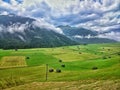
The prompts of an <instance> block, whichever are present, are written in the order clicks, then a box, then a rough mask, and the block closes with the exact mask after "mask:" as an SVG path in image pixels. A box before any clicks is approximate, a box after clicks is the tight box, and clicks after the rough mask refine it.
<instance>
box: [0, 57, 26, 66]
mask: <svg viewBox="0 0 120 90" xmlns="http://www.w3.org/2000/svg"><path fill="white" fill-rule="evenodd" d="M23 66H27V64H26V61H25V57H24V56H5V57H3V58H2V60H1V61H0V68H10V67H23Z"/></svg>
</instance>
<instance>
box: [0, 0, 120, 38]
mask: <svg viewBox="0 0 120 90" xmlns="http://www.w3.org/2000/svg"><path fill="white" fill-rule="evenodd" d="M8 13H14V14H17V15H21V16H27V17H32V18H36V19H38V20H39V21H42V22H43V24H44V23H46V24H47V25H51V26H58V25H71V26H76V27H84V28H88V29H90V30H95V31H99V32H106V31H110V30H116V29H118V28H119V29H120V0H0V14H8ZM42 22H41V23H42ZM104 35H105V34H104ZM107 35H108V37H110V38H111V37H112V36H114V37H115V36H116V35H118V36H116V37H117V39H120V33H119V32H116V33H115V32H114V33H113V32H110V33H108V34H106V35H105V37H107Z"/></svg>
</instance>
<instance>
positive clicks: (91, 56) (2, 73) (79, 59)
mask: <svg viewBox="0 0 120 90" xmlns="http://www.w3.org/2000/svg"><path fill="white" fill-rule="evenodd" d="M78 46H79V48H78ZM119 46H120V43H117V44H90V45H76V46H64V47H56V48H35V49H18V51H14V50H0V62H1V63H2V65H1V67H7V68H4V69H0V82H3V83H4V79H6V78H9V77H10V76H12V77H17V78H20V79H22V80H23V81H24V82H25V83H26V84H25V83H23V84H25V85H23V86H20V87H15V88H13V90H15V89H16V88H17V90H19V89H20V90H21V89H22V90H24V89H23V87H26V86H27V87H26V88H28V89H29V87H28V85H29V83H30V86H32V85H33V86H34V85H36V84H34V83H33V82H35V83H37V84H41V83H46V84H45V85H47V84H48V85H49V82H51V83H57V82H58V85H57V84H56V86H52V84H51V83H50V87H53V88H55V89H56V88H57V89H58V88H59V84H60V83H59V82H64V83H67V82H71V83H73V82H76V83H75V84H77V83H78V85H80V83H79V82H80V81H81V83H84V81H85V82H86V81H89V80H90V82H91V80H93V81H95V82H91V84H90V85H91V86H90V85H88V84H87V83H84V84H83V86H82V85H80V86H76V85H73V84H69V83H68V84H67V85H68V86H69V85H71V86H73V87H71V86H70V89H72V88H75V87H78V88H80V90H82V89H83V88H85V89H86V90H91V89H92V88H93V87H94V85H98V87H99V88H100V87H102V85H103V84H102V83H104V81H105V82H106V84H109V81H110V84H109V85H110V87H111V85H112V83H113V85H115V86H116V84H119V80H120V59H119V58H120V55H118V53H119V52H120V47H119ZM108 49H110V50H108ZM79 52H81V53H79ZM26 57H29V58H28V59H27V58H26ZM103 57H106V59H104V58H103ZM60 59H61V60H62V62H59V60H60ZM20 61H21V62H20ZM46 64H48V66H49V67H48V69H51V68H53V69H54V72H52V73H48V81H47V82H46V81H45V75H46ZM62 64H64V65H65V67H61V65H62ZM24 65H26V67H18V66H24ZM9 66H10V67H11V66H17V67H15V68H9ZM93 67H97V68H98V69H96V70H93V69H92V68H93ZM56 69H61V73H56V72H55V70H56ZM97 81H98V82H99V83H97ZM114 81H115V82H117V83H115V82H114ZM27 83H28V84H27ZM96 83H97V84H96ZM60 85H61V86H62V85H63V84H60ZM84 85H85V86H84ZM92 85H93V86H92ZM13 86H16V85H14V84H13ZM61 86H60V87H61ZM0 87H1V86H0ZM89 87H90V88H89ZM105 87H106V85H105ZM105 87H104V86H103V88H105ZM6 88H7V87H6ZM8 88H9V87H8ZM36 88H38V90H41V89H40V88H44V85H43V86H40V87H39V86H37V87H36ZM46 88H49V87H48V86H46ZM46 88H45V89H43V90H46ZM96 88H97V87H96ZM116 88H118V86H116ZM100 89H101V88H100ZM31 90H37V89H34V88H33V89H31ZM62 90H66V86H64V85H63V88H62ZM72 90H73V89H72ZM96 90H97V89H96ZM102 90H104V89H102ZM112 90H114V88H112ZM115 90H117V89H115Z"/></svg>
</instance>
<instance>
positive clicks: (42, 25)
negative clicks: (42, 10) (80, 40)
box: [33, 19, 63, 34]
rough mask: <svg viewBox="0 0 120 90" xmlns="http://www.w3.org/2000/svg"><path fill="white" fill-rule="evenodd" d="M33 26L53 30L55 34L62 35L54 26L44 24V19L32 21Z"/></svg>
mask: <svg viewBox="0 0 120 90" xmlns="http://www.w3.org/2000/svg"><path fill="white" fill-rule="evenodd" d="M33 25H35V26H37V27H40V28H46V29H48V30H53V31H55V32H57V33H60V34H63V32H62V30H61V29H60V28H56V27H55V26H54V25H52V24H49V23H47V22H45V21H44V19H39V20H37V21H33Z"/></svg>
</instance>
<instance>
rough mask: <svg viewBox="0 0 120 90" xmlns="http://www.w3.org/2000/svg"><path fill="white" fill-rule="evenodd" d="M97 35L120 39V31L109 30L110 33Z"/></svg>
mask: <svg viewBox="0 0 120 90" xmlns="http://www.w3.org/2000/svg"><path fill="white" fill-rule="evenodd" d="M97 37H99V38H109V39H114V40H117V41H120V32H110V33H105V34H100V35H98V36H97Z"/></svg>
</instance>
